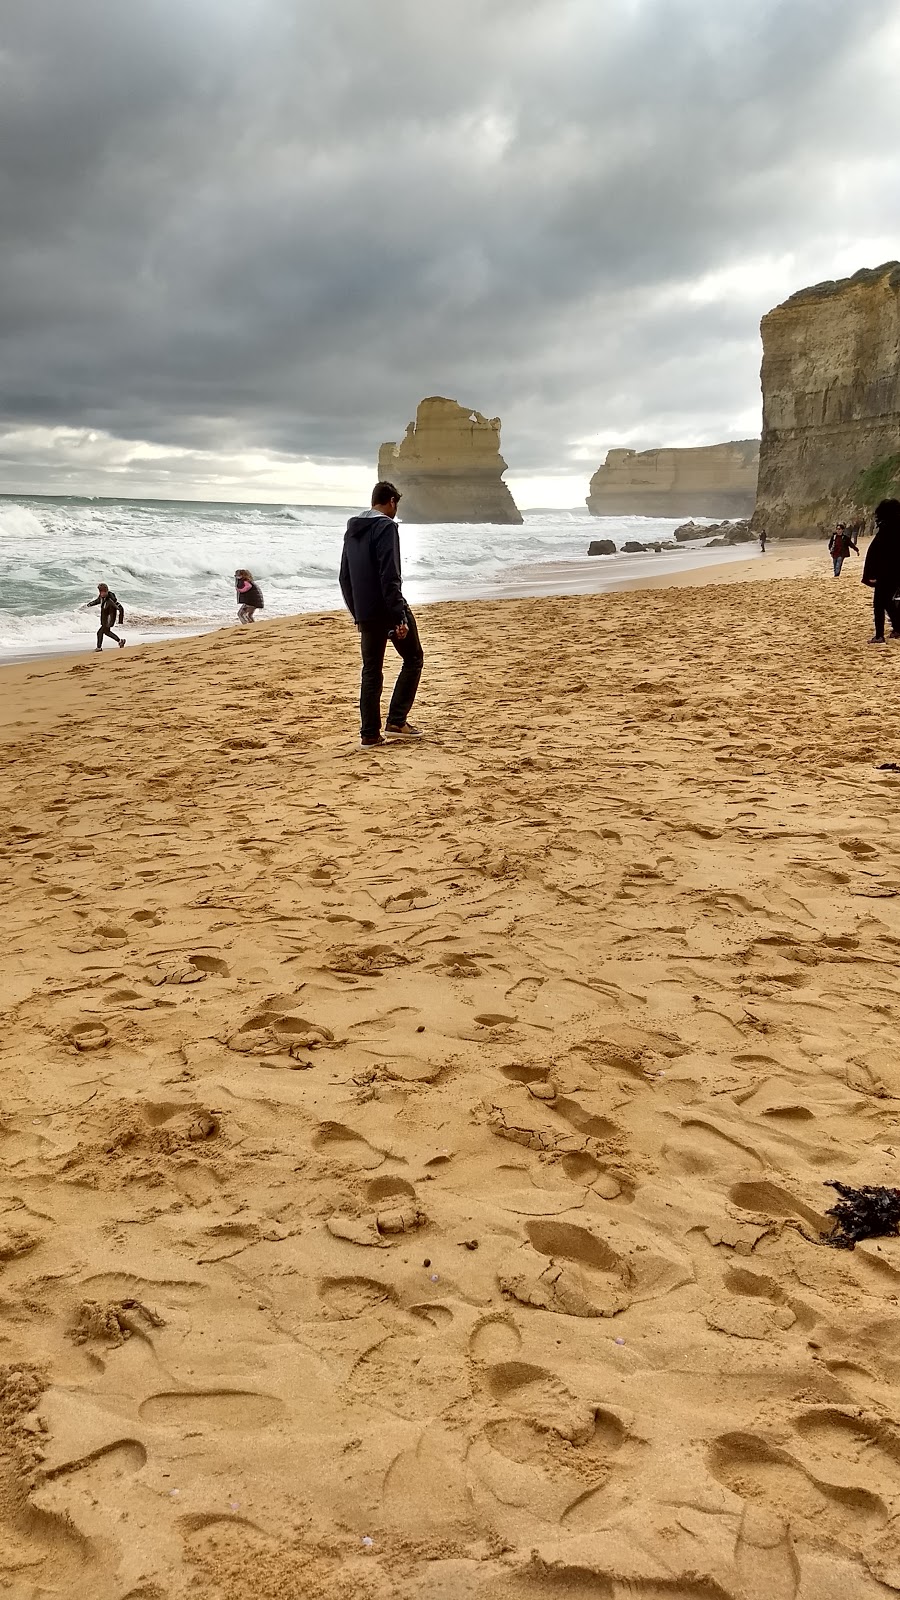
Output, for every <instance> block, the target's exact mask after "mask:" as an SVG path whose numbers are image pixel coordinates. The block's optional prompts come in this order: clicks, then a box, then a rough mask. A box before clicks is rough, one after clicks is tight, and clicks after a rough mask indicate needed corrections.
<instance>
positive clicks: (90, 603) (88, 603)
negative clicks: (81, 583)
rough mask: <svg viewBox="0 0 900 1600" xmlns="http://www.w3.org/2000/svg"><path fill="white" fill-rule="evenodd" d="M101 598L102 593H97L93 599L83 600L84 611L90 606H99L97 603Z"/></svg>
mask: <svg viewBox="0 0 900 1600" xmlns="http://www.w3.org/2000/svg"><path fill="white" fill-rule="evenodd" d="M102 599H103V596H102V594H98V595H95V596H94V598H93V600H85V602H84V609H85V611H89V610H90V608H91V606H99V604H100V602H101V600H102Z"/></svg>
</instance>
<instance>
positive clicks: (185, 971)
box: [147, 953, 231, 984]
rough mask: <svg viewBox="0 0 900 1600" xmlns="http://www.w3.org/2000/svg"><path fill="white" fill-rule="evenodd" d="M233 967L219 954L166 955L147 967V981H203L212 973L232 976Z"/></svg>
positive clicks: (221, 976)
mask: <svg viewBox="0 0 900 1600" xmlns="http://www.w3.org/2000/svg"><path fill="white" fill-rule="evenodd" d="M230 971H231V969H230V968H229V966H228V964H227V962H225V961H222V960H221V959H220V958H219V957H218V956H209V955H204V954H202V953H201V954H199V955H193V956H181V955H165V956H160V957H158V958H157V959H156V961H155V962H154V963H153V965H152V966H150V967H148V969H147V982H148V983H154V984H162V983H201V982H202V981H203V979H204V978H207V977H209V976H211V975H214V976H216V977H220V978H227V977H229V976H230Z"/></svg>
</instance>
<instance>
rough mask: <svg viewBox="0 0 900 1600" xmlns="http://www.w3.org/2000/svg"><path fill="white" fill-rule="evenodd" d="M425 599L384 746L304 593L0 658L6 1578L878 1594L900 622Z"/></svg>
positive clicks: (0, 1452)
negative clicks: (236, 626)
mask: <svg viewBox="0 0 900 1600" xmlns="http://www.w3.org/2000/svg"><path fill="white" fill-rule="evenodd" d="M761 566H762V563H757V571H756V573H755V575H756V576H760V575H761V573H760V572H759V568H760V567H761ZM769 570H770V571H775V570H776V568H775V567H773V568H771V569H769ZM729 576H730V575H729ZM856 576H857V575H856V574H855V573H853V574H852V577H854V578H855V577H856ZM420 625H421V631H422V637H423V643H424V646H425V651H426V670H425V677H424V679H423V686H422V693H421V698H420V703H419V705H418V707H417V717H419V718H420V719H421V720H422V722H423V723H424V725H425V726H426V727H427V728H428V729H429V730H430V733H429V737H428V740H427V742H424V743H423V744H421V745H420V746H395V747H392V748H389V749H386V750H384V751H376V752H371V751H365V752H364V751H360V750H358V749H357V748H356V744H355V738H356V734H355V719H354V710H353V702H354V698H355V694H356V686H357V673H358V667H357V658H356V651H355V640H354V635H353V632H352V629H351V628H350V626H349V624H348V623H347V622H346V620H345V619H343V618H340V617H337V616H322V617H314V618H304V619H294V620H291V621H286V622H278V623H269V624H266V625H265V626H259V627H256V628H254V629H249V628H248V629H245V630H242V631H238V630H235V631H233V632H228V633H220V634H216V635H213V636H211V637H207V638H204V639H198V640H191V641H188V642H183V643H179V644H177V645H160V646H155V647H153V648H151V649H147V650H145V651H142V652H134V653H131V652H130V651H125V652H123V653H122V654H121V655H120V654H118V653H117V652H114V653H110V654H109V655H106V654H104V656H103V657H101V659H100V660H99V661H98V660H97V659H96V658H94V657H86V658H85V659H84V660H77V661H75V662H74V663H73V662H62V663H59V662H57V663H55V664H53V665H51V666H49V667H47V666H45V667H42V668H40V669H28V668H20V669H15V671H10V672H9V673H7V674H4V676H3V678H2V687H3V689H4V691H5V693H4V697H3V705H2V716H3V724H4V725H3V729H2V734H0V750H2V753H3V757H4V765H3V777H2V788H3V799H4V804H5V806H6V807H8V808H9V810H8V814H7V820H6V822H5V825H4V830H3V872H2V883H3V891H2V892H3V918H4V923H5V941H4V942H5V946H6V956H5V959H4V963H3V975H2V979H0V984H2V988H0V998H2V1007H3V1031H2V1080H0V1081H2V1086H3V1093H2V1120H0V1159H2V1183H0V1195H2V1198H0V1212H2V1215H0V1340H2V1344H0V1363H2V1370H0V1573H5V1574H6V1576H5V1578H4V1577H3V1576H0V1594H3V1595H4V1596H7V1595H9V1596H11V1597H12V1600H43V1597H45V1596H50V1595H54V1596H64V1597H66V1600H126V1597H127V1600H181V1597H184V1600H294V1597H299V1596H303V1597H313V1600H332V1597H335V1600H357V1597H363V1600H419V1597H422V1600H635V1597H637V1600H663V1597H665V1600H680V1597H684V1600H874V1597H876V1596H879V1595H887V1594H889V1593H891V1592H893V1591H894V1590H896V1589H897V1588H900V1546H898V1525H897V1518H898V1515H900V1427H898V1425H897V1423H896V1421H895V1418H896V1414H897V1390H896V1387H895V1378H896V1376H897V1374H898V1372H900V1356H898V1350H900V1342H898V1330H900V1322H898V1294H900V1239H884V1240H878V1241H871V1242H868V1243H866V1244H863V1245H860V1246H858V1247H857V1249H856V1250H855V1251H852V1252H849V1251H836V1250H830V1249H828V1248H827V1247H825V1246H823V1245H822V1244H821V1243H820V1242H819V1235H820V1231H821V1230H822V1229H823V1228H825V1227H826V1226H827V1225H828V1224H827V1220H826V1217H825V1211H826V1208H827V1207H828V1205H829V1204H831V1203H832V1201H833V1199H834V1196H833V1194H832V1191H830V1190H829V1189H827V1188H826V1187H825V1186H824V1181H825V1180H826V1179H829V1178H840V1179H843V1180H846V1181H849V1182H857V1183H894V1182H896V1181H897V1179H898V1160H897V1144H896V1143H895V1141H896V1140H898V1138H900V1130H898V1124H897V1107H898V1097H900V1059H898V1051H897V1012H898V1001H897V979H896V967H897V955H898V949H900V841H898V837H897V827H896V817H897V806H898V797H900V776H895V775H892V774H890V773H886V772H881V771H879V770H878V766H879V764H880V763H882V762H889V761H895V760H900V711H898V704H897V690H896V685H897V678H898V674H900V647H891V646H886V647H885V648H884V649H883V650H868V651H867V650H866V648H865V646H864V643H863V641H864V640H865V638H866V637H867V632H868V627H869V618H868V615H867V601H866V596H865V594H864V592H863V591H862V590H861V589H860V588H859V585H858V583H855V582H842V583H834V582H833V581H832V580H830V579H826V578H824V577H823V578H817V579H811V578H808V579H790V578H788V579H779V580H778V581H772V582H766V583H761V582H752V583H751V582H746V581H744V582H740V581H734V580H732V581H729V582H728V583H727V584H724V585H721V586H709V587H693V588H690V587H675V588H669V589H666V590H657V591H652V592H648V591H645V592H642V593H636V594H635V593H632V594H624V595H616V596H599V597H589V598H578V599H566V600H552V601H547V600H533V601H525V602H516V601H503V602H498V603H494V604H480V605H472V604H467V605H464V606H440V607H434V608H431V609H426V610H424V611H423V612H422V613H421V615H420ZM4 1585H5V1586H4Z"/></svg>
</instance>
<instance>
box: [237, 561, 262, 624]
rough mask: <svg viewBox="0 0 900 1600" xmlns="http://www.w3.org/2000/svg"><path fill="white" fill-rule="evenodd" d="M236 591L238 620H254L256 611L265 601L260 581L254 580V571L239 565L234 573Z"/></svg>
mask: <svg viewBox="0 0 900 1600" xmlns="http://www.w3.org/2000/svg"><path fill="white" fill-rule="evenodd" d="M234 592H235V595H236V596H237V603H238V622H254V621H255V620H256V619H255V617H254V612H255V611H261V610H262V608H263V606H264V604H265V601H264V600H263V597H262V590H261V588H260V587H259V584H258V583H255V582H254V578H253V573H252V572H248V571H247V569H246V567H239V568H238V570H237V572H236V573H235V575H234Z"/></svg>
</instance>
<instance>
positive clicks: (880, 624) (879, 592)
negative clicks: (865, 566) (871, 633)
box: [872, 580, 900, 639]
mask: <svg viewBox="0 0 900 1600" xmlns="http://www.w3.org/2000/svg"><path fill="white" fill-rule="evenodd" d="M896 587H897V584H896V582H895V581H894V580H892V581H891V582H890V583H876V585H875V593H874V594H873V596H872V611H873V613H874V617H875V637H876V639H883V638H884V614H885V612H887V614H888V616H889V617H890V620H891V627H892V628H893V630H894V632H895V633H898V632H900V607H898V606H897V605H896V604H895V602H894V591H895V589H896Z"/></svg>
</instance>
